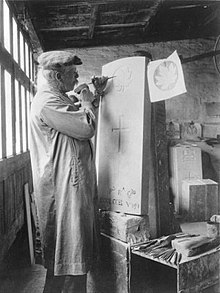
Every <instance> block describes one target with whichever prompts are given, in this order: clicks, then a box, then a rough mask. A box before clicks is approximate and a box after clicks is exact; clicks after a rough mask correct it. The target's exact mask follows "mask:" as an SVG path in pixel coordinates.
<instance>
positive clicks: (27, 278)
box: [0, 229, 46, 293]
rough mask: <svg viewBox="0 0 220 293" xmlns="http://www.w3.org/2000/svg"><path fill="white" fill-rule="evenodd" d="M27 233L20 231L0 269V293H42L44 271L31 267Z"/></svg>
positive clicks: (37, 267)
mask: <svg viewBox="0 0 220 293" xmlns="http://www.w3.org/2000/svg"><path fill="white" fill-rule="evenodd" d="M26 235H27V232H26V230H25V229H22V230H21V231H20V232H19V233H18V235H17V239H16V241H15V242H14V244H13V245H12V247H11V249H10V250H9V252H8V255H7V257H6V258H5V259H4V261H3V264H1V268H0V293H42V291H43V286H44V280H45V275H46V270H45V269H44V267H43V266H41V265H39V264H36V265H33V266H31V265H30V260H29V252H28V244H27V243H28V241H27V236H26Z"/></svg>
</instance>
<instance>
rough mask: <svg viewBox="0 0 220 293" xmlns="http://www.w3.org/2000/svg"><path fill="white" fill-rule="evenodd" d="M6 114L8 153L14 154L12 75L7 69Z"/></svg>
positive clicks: (9, 154) (8, 154)
mask: <svg viewBox="0 0 220 293" xmlns="http://www.w3.org/2000/svg"><path fill="white" fill-rule="evenodd" d="M5 116H6V155H7V157H9V156H12V154H13V142H12V103H11V75H10V74H9V73H8V71H6V70H5Z"/></svg>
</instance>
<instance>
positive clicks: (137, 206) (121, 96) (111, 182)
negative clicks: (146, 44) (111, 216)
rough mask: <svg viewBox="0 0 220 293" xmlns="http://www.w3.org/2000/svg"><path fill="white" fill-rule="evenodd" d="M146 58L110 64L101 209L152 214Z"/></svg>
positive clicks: (101, 141) (103, 109)
mask: <svg viewBox="0 0 220 293" xmlns="http://www.w3.org/2000/svg"><path fill="white" fill-rule="evenodd" d="M146 66H147V64H146V58H145V57H140V56H138V57H128V58H123V59H119V60H116V61H114V62H111V63H109V64H106V65H104V66H103V68H102V75H104V76H109V77H111V76H115V77H114V78H113V79H109V81H108V84H107V88H106V94H105V96H104V97H103V99H102V102H101V106H100V113H99V130H98V144H97V156H96V159H97V161H96V163H97V170H98V191H99V197H100V208H102V209H105V210H113V211H120V212H124V213H130V214H136V215H140V214H147V212H148V189H149V172H150V170H149V169H150V168H149V159H150V129H151V117H150V113H151V104H150V100H149V94H148V87H147V82H146V81H147V78H146Z"/></svg>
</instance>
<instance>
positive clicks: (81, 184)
mask: <svg viewBox="0 0 220 293" xmlns="http://www.w3.org/2000/svg"><path fill="white" fill-rule="evenodd" d="M89 104H90V103H89ZM87 106H89V105H87ZM90 107H91V104H90ZM85 108H86V107H85ZM85 108H84V109H83V108H82V109H78V108H77V107H76V106H75V105H74V104H73V103H72V102H71V100H70V99H69V97H68V96H67V95H65V94H61V93H59V92H57V91H55V90H53V89H50V88H48V87H47V88H45V87H44V88H41V89H40V90H39V91H38V92H37V94H36V96H35V97H34V99H33V102H32V105H31V114H30V152H31V162H32V170H33V182H34V193H35V198H36V202H37V208H38V213H39V225H40V230H41V235H42V245H43V253H44V260H45V267H47V268H48V267H49V265H50V266H51V265H53V268H54V274H55V275H78V274H85V273H87V272H88V270H89V269H90V266H91V263H92V261H93V257H94V253H95V251H96V249H97V246H96V245H97V238H96V237H97V233H96V216H97V215H96V205H97V187H96V171H95V164H94V155H93V150H92V144H91V142H90V138H91V137H92V136H93V135H94V132H95V124H94V121H93V120H92V119H91V118H90V116H89V115H88V114H86V113H87V112H86V111H85Z"/></svg>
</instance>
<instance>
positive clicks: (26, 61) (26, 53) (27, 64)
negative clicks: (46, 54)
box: [25, 42, 30, 77]
mask: <svg viewBox="0 0 220 293" xmlns="http://www.w3.org/2000/svg"><path fill="white" fill-rule="evenodd" d="M25 72H26V74H27V76H28V77H30V72H29V48H28V44H27V42H25Z"/></svg>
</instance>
